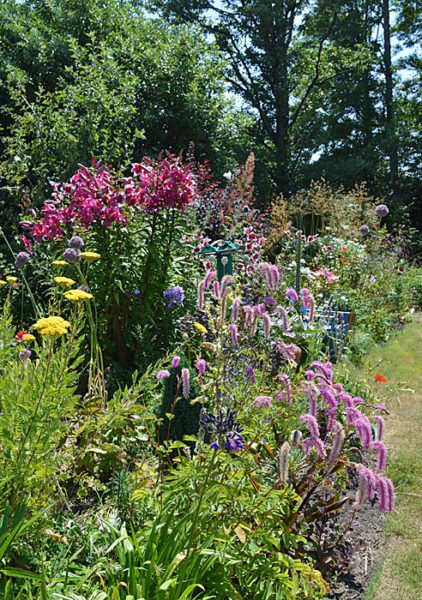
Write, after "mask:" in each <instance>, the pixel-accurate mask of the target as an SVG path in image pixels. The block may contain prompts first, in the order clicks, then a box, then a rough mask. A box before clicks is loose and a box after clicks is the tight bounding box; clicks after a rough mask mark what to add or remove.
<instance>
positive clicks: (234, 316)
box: [232, 298, 240, 323]
mask: <svg viewBox="0 0 422 600" xmlns="http://www.w3.org/2000/svg"><path fill="white" fill-rule="evenodd" d="M239 307H240V298H234V300H233V302H232V321H233V323H236V321H237V319H238V318H239Z"/></svg>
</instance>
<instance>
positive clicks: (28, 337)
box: [22, 333, 35, 342]
mask: <svg viewBox="0 0 422 600" xmlns="http://www.w3.org/2000/svg"><path fill="white" fill-rule="evenodd" d="M22 339H23V341H24V342H33V341H34V340H35V335H32V333H24V334H23V336H22Z"/></svg>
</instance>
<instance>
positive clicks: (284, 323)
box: [275, 306, 290, 333]
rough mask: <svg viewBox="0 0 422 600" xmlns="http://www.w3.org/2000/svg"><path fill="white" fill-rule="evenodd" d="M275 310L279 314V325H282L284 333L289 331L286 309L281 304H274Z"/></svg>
mask: <svg viewBox="0 0 422 600" xmlns="http://www.w3.org/2000/svg"><path fill="white" fill-rule="evenodd" d="M275 310H276V311H278V312H279V313H280V315H281V325H282V327H283V331H284V333H288V332H289V331H290V327H289V321H288V319H287V311H286V309H285V308H284V307H283V306H276V308H275Z"/></svg>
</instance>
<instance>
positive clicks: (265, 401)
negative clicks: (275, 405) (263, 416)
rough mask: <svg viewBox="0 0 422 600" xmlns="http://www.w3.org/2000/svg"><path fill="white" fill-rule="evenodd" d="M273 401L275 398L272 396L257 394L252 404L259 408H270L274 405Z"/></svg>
mask: <svg viewBox="0 0 422 600" xmlns="http://www.w3.org/2000/svg"><path fill="white" fill-rule="evenodd" d="M272 402H273V399H272V398H271V396H257V397H256V398H255V400H254V401H253V402H252V404H253V405H254V406H258V407H259V408H269V407H270V406H271V405H272Z"/></svg>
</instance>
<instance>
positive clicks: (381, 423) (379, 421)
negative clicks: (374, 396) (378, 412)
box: [375, 416, 385, 441]
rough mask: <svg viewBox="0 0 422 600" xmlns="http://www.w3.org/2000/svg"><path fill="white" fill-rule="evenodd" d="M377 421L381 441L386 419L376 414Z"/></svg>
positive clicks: (378, 437)
mask: <svg viewBox="0 0 422 600" xmlns="http://www.w3.org/2000/svg"><path fill="white" fill-rule="evenodd" d="M375 422H376V424H377V440H379V441H381V440H382V438H383V437H384V429H385V421H384V419H383V418H382V417H380V416H376V417H375Z"/></svg>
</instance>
